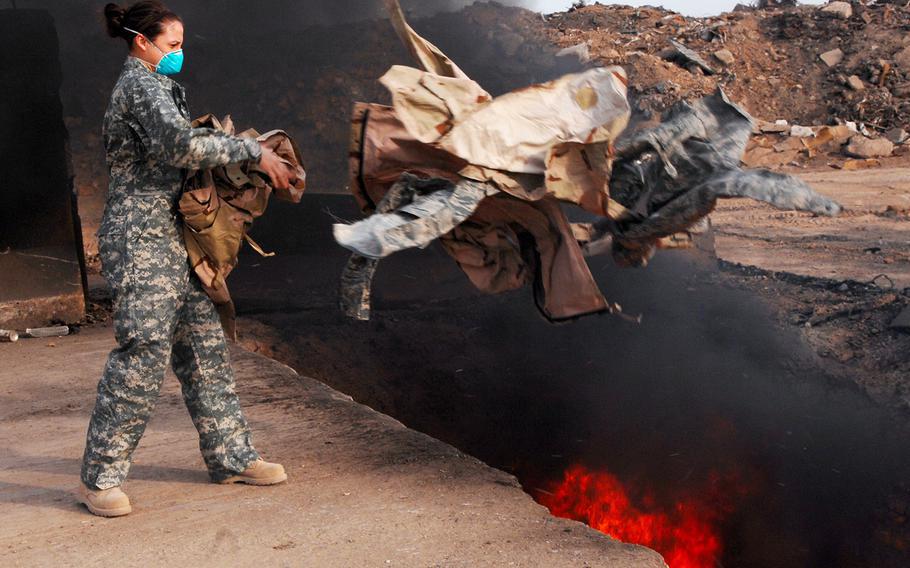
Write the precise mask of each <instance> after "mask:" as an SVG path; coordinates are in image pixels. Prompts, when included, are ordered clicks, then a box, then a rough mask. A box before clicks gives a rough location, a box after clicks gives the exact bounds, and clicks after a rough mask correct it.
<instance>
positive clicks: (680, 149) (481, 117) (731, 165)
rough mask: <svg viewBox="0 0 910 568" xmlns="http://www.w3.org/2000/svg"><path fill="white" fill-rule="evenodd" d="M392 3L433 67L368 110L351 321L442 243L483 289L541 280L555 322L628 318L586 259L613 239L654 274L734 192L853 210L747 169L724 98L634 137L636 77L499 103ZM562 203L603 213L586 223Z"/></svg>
mask: <svg viewBox="0 0 910 568" xmlns="http://www.w3.org/2000/svg"><path fill="white" fill-rule="evenodd" d="M385 3H386V5H387V7H388V9H389V13H390V15H391V19H392V23H393V25H394V26H395V29H396V31H397V32H398V34H399V36H400V37H401V38H402V40H403V41H404V43H405V45H406V46H407V47H408V48H409V50H410V52H411V53H412V55H413V56H414V57H415V58H416V59H417V61H418V62H419V63H420V65H421V69H416V68H410V67H403V66H394V67H392V68H391V69H390V70H389V72H388V73H386V75H385V76H384V77H383V78H382V79H381V82H382V84H383V85H384V86H386V87H387V88H388V89H389V91H390V93H391V95H392V101H393V104H392V106H391V107H389V106H383V105H376V104H364V103H358V104H357V105H355V109H354V116H353V121H352V136H351V140H352V146H351V149H350V166H351V178H352V182H351V191H352V193H353V194H354V196H355V198H356V199H357V201H358V203H359V204H360V206H361V209H362V210H363V212H364V213H366V214H368V215H369V216H368V217H367V218H365V219H364V220H362V221H359V222H357V223H353V224H336V225H335V227H334V234H335V239H336V241H337V242H338V243H339V244H340V245H342V246H344V247H346V248H348V249H350V250H351V251H352V252H353V253H354V254H353V256H352V257H351V259H350V261H349V263H348V265H347V266H346V268H345V271H344V274H343V275H342V294H341V304H342V309H343V310H344V311H345V312H346V313H347V314H348V315H350V316H351V317H354V318H357V319H369V317H370V284H371V282H372V278H373V274H374V272H375V269H376V264H377V262H378V261H379V260H380V259H382V258H385V257H387V256H388V255H390V254H393V253H395V252H397V251H400V250H404V249H407V248H413V247H425V246H428V245H429V244H430V243H431V242H434V241H436V240H439V242H441V243H442V245H443V246H444V247H445V249H446V250H447V251H448V253H449V254H450V255H451V256H452V257H453V258H454V259H455V261H456V262H457V263H458V264H459V266H460V267H461V268H462V269H463V270H464V272H465V273H466V274H467V276H468V277H469V278H470V280H471V281H472V283H473V284H474V285H475V286H476V287H477V288H479V289H480V290H482V291H485V292H489V293H499V292H504V291H507V290H513V289H516V288H520V287H523V286H526V285H531V286H532V287H533V290H534V297H535V301H536V304H537V306H538V308H539V309H540V311H541V313H542V314H543V315H544V316H545V317H546V318H548V319H549V320H551V321H561V320H567V319H573V318H577V317H580V316H584V315H587V314H592V313H602V312H613V313H620V312H621V307H620V306H618V305H617V304H615V303H611V302H608V301H607V300H606V299H605V298H604V296H603V295H602V293H601V291H600V290H599V288H598V286H597V284H596V283H595V281H594V278H593V276H592V275H591V272H590V270H589V269H588V266H587V264H586V262H585V251H589V252H590V251H596V250H604V248H605V247H604V246H603V244H604V243H605V242H608V243H609V247H608V248H609V250H612V251H613V255H614V257H615V258H616V259H617V261H618V262H620V263H621V264H623V265H627V266H642V265H644V264H646V263H647V260H648V259H649V258H650V257H651V256H652V255H653V254H654V251H655V250H656V249H658V248H671V247H678V246H685V244H686V243H690V242H691V240H692V238H691V235H692V233H694V232H697V231H699V230H701V229H702V228H703V227H704V225H705V219H706V217H707V215H708V214H709V213H710V212H711V211H712V210H713V209H714V207H715V205H716V203H717V200H718V199H720V198H727V197H750V198H753V199H759V200H762V201H766V202H768V203H771V204H772V205H774V206H776V207H779V208H783V209H797V210H803V211H811V212H812V213H815V214H819V215H836V214H837V213H838V212H839V211H840V207H839V206H838V205H837V204H836V203H834V202H832V201H831V200H829V199H827V198H825V197H823V196H821V195H819V194H817V193H815V192H814V191H812V189H811V188H809V187H808V186H806V185H805V184H804V183H802V182H801V181H799V180H797V179H795V178H793V177H790V176H784V175H780V174H773V173H771V172H765V171H744V170H742V169H741V167H740V164H741V158H742V156H743V153H744V152H745V147H746V143H747V141H748V139H749V136H750V134H751V132H752V119H751V118H750V117H749V115H748V114H747V113H746V112H745V111H743V110H742V109H740V108H739V107H737V106H736V105H734V104H733V103H731V102H730V101H729V100H728V99H727V98H726V96H724V94H723V93H722V92H718V93H716V94H715V95H713V96H711V97H707V98H705V99H702V100H700V101H696V102H694V103H692V104H681V105H679V106H677V107H675V108H673V109H671V110H670V111H669V112H668V113H667V114H666V115H665V116H664V117H663V121H662V123H661V124H659V125H658V126H656V127H654V128H651V129H647V130H643V131H640V132H638V133H637V134H635V135H633V136H630V137H628V138H627V139H626V140H625V141H622V142H620V136H621V135H623V133H624V131H625V130H626V127H627V126H628V124H629V119H630V115H631V111H630V106H629V103H628V99H627V79H626V74H625V72H624V71H623V70H622V69H621V68H619V67H606V68H594V69H590V70H587V71H585V72H582V73H577V74H571V75H566V76H564V77H562V78H560V79H557V80H555V81H552V82H549V83H544V84H539V85H533V86H530V87H527V88H525V89H521V90H519V91H515V92H512V93H508V94H505V95H503V96H500V97H496V98H493V97H491V96H490V95H489V94H488V93H487V92H486V91H484V90H483V88H482V87H481V86H480V85H478V84H477V83H476V82H474V81H472V80H471V79H470V78H469V77H467V76H466V75H465V74H464V72H463V71H461V69H459V68H458V66H457V65H456V64H455V63H454V62H452V61H451V60H450V59H449V58H448V57H446V56H445V54H443V53H442V52H441V51H440V50H439V49H438V48H437V47H436V46H434V45H433V44H431V43H430V42H428V41H427V40H425V39H424V38H422V37H421V36H419V35H418V34H417V33H416V32H415V31H414V30H413V29H412V28H411V27H410V26H409V25H408V24H407V22H406V21H405V19H404V16H403V14H402V12H401V8H400V6H399V5H398V2H397V0H385ZM563 203H570V204H574V205H577V206H578V207H581V208H582V209H584V210H585V211H587V212H589V213H592V214H594V215H595V216H596V217H597V218H598V219H599V220H598V221H597V222H595V223H589V224H585V225H580V224H579V225H573V224H571V223H569V222H568V220H567V218H566V215H565V213H564V212H563V208H562V204H563Z"/></svg>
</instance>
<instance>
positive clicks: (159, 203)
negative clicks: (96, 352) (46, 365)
mask: <svg viewBox="0 0 910 568" xmlns="http://www.w3.org/2000/svg"><path fill="white" fill-rule="evenodd" d="M103 133H104V144H105V148H106V150H107V163H108V167H109V169H110V176H111V183H110V188H109V193H108V199H107V204H106V207H105V212H104V217H103V219H102V222H101V227H100V229H99V231H98V240H99V252H100V255H101V264H102V274H103V275H104V277H105V278H106V279H107V281H108V283H109V284H110V286H111V289H112V290H113V293H114V332H115V337H116V340H117V343H118V347H117V348H116V349H114V350H113V351H112V352H111V354H110V356H109V358H108V361H107V365H106V367H105V369H104V375H103V377H102V378H101V381H100V383H99V384H98V398H97V400H96V403H95V409H94V412H93V413H92V418H91V422H90V424H89V428H88V434H87V438H86V447H85V455H84V457H83V463H82V482H83V483H84V484H85V485H86V486H87V487H89V488H90V489H102V490H103V489H109V488H112V487H117V486H119V485H121V484H122V483H123V481H124V479H125V478H126V476H127V474H128V473H129V468H130V460H131V457H132V454H133V451H134V450H135V449H136V446H137V444H138V443H139V439H140V438H141V437H142V434H143V432H144V431H145V427H146V424H147V423H148V420H149V417H150V415H151V413H152V410H153V408H154V406H155V401H156V399H157V397H158V393H159V390H160V388H161V384H162V382H163V380H164V374H165V371H166V367H167V364H168V361H169V360H170V361H171V366H172V368H173V370H174V373H175V374H176V375H177V378H178V379H179V380H180V384H181V387H182V391H183V398H184V401H185V403H186V406H187V408H188V409H189V412H190V416H191V417H192V420H193V423H194V424H195V426H196V429H197V431H198V432H199V446H200V449H201V450H202V456H203V458H204V460H205V463H206V466H207V467H208V470H209V474H210V476H211V477H212V479H213V480H216V481H217V480H221V479H224V478H227V477H230V476H231V475H234V474H237V473H240V472H242V471H244V470H245V469H247V467H248V466H249V465H250V464H252V463H253V462H254V461H256V460H257V459H258V458H259V454H258V453H257V452H256V450H255V449H254V448H253V443H252V440H251V434H250V429H249V426H248V424H247V422H246V420H245V419H244V417H243V413H242V412H241V410H240V401H239V400H238V398H237V395H236V393H235V391H234V374H233V370H232V369H231V363H230V359H229V354H228V349H227V345H226V343H225V337H224V332H223V331H222V328H221V325H220V323H219V319H218V315H217V313H216V311H215V308H214V306H213V304H212V301H211V299H210V298H209V297H208V296H207V295H206V292H205V290H204V289H203V286H202V283H201V282H200V280H199V278H198V277H197V276H196V275H195V274H193V272H192V269H191V266H190V263H189V261H188V259H187V250H186V246H185V243H184V236H183V226H182V222H181V220H180V218H179V216H178V211H177V204H178V201H179V199H180V196H181V192H182V191H183V188H184V183H185V181H186V179H187V173H188V171H189V170H205V169H211V168H215V167H219V166H224V165H227V164H233V163H241V162H247V161H253V162H258V161H259V159H260V157H261V149H260V145H259V143H258V142H257V141H256V140H254V139H251V138H239V137H235V136H230V135H228V134H225V133H223V132H218V131H216V130H214V129H211V128H193V127H192V126H191V124H190V120H189V110H188V108H187V104H186V95H185V92H184V89H183V87H181V86H180V85H178V84H177V83H176V82H174V81H173V80H171V79H169V78H167V77H165V76H163V75H160V74H156V73H153V72H151V71H149V69H147V68H146V67H145V65H144V64H143V63H142V62H141V61H140V60H138V59H136V58H133V57H129V58H128V59H127V60H126V63H125V64H124V67H123V72H122V73H121V75H120V78H119V79H118V81H117V84H116V86H115V87H114V91H113V93H112V95H111V100H110V105H109V106H108V109H107V113H106V114H105V117H104V128H103Z"/></svg>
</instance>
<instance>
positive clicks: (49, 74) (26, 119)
mask: <svg viewBox="0 0 910 568" xmlns="http://www.w3.org/2000/svg"><path fill="white" fill-rule="evenodd" d="M60 81H61V67H60V60H59V51H58V43H57V35H56V32H55V29H54V22H53V20H52V19H51V17H50V14H48V13H47V12H45V11H43V10H0V171H2V174H0V175H2V180H3V181H2V183H0V328H3V327H25V326H32V327H37V326H39V325H42V324H44V323H48V322H50V321H52V320H62V321H74V320H78V319H80V317H81V314H82V311H83V309H84V299H83V277H82V276H83V273H82V270H81V262H80V259H81V242H80V239H79V236H78V219H77V218H76V217H75V215H74V207H73V206H74V202H73V191H72V187H73V186H72V175H71V171H70V165H69V153H68V149H67V131H66V126H65V125H64V121H63V110H62V105H61V102H60Z"/></svg>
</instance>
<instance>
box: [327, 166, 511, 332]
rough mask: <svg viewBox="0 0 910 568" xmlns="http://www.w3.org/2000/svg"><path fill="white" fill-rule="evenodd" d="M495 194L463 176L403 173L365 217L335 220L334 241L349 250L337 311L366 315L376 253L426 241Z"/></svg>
mask: <svg viewBox="0 0 910 568" xmlns="http://www.w3.org/2000/svg"><path fill="white" fill-rule="evenodd" d="M497 193H499V191H498V190H497V189H495V188H494V187H492V186H491V185H489V184H483V183H480V182H476V181H472V180H468V179H462V180H460V181H459V182H458V183H453V182H451V181H449V180H446V179H441V178H430V179H421V178H419V177H417V176H415V175H412V174H404V175H402V176H401V178H400V179H399V180H398V182H396V183H395V185H393V186H392V187H391V188H390V189H389V191H388V192H387V193H386V195H385V196H384V197H383V199H382V201H380V202H379V204H378V205H377V209H376V212H375V213H373V214H372V215H371V216H369V217H367V218H366V219H364V220H362V221H359V222H357V223H352V224H350V225H344V224H337V225H335V240H336V241H338V243H339V244H340V245H341V246H343V247H345V248H347V249H349V250H352V251H354V254H353V255H352V256H351V258H350V259H349V261H348V263H347V265H346V266H345V268H344V271H343V272H342V275H341V309H342V311H343V312H344V313H345V314H346V315H348V316H349V317H351V318H354V319H357V320H362V321H366V320H369V319H370V288H371V285H372V281H373V276H374V274H375V272H376V266H377V265H378V263H379V259H380V258H385V257H386V256H389V255H391V254H393V253H395V252H399V251H402V250H405V249H409V248H424V247H426V246H428V245H429V244H430V243H432V242H433V241H435V240H436V239H438V238H440V237H442V236H444V235H446V234H448V233H450V232H451V231H452V230H453V229H454V228H455V227H457V226H458V225H460V224H461V223H463V222H464V221H465V220H466V219H467V218H468V217H470V216H471V215H472V214H473V213H474V211H476V210H477V207H478V206H479V205H480V202H481V201H483V200H484V199H486V198H487V197H489V196H491V195H495V194H497Z"/></svg>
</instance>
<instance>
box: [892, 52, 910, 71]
mask: <svg viewBox="0 0 910 568" xmlns="http://www.w3.org/2000/svg"><path fill="white" fill-rule="evenodd" d="M892 59H893V60H894V63H895V64H896V65H897V66H898V67H899V68H900V69H901V71H904V72H905V73H906V72H908V71H910V47H905V48H904V49H902V50H900V51H898V52H897V53H895V54H894V57H892Z"/></svg>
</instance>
